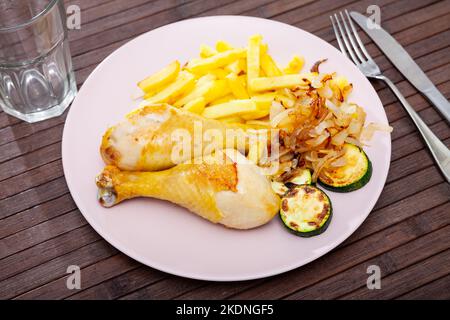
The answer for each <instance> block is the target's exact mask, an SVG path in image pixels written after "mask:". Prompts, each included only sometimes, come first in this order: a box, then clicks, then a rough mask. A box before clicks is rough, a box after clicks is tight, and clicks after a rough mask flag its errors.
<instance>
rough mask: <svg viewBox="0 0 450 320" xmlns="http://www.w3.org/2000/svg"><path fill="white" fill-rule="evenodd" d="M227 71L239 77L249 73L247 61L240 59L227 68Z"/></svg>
mask: <svg viewBox="0 0 450 320" xmlns="http://www.w3.org/2000/svg"><path fill="white" fill-rule="evenodd" d="M225 70H227V71H228V72H229V73H234V74H237V75H239V74H242V73H245V72H247V61H246V60H245V59H238V60H236V61H234V62H232V63H230V64H229V65H227V66H225Z"/></svg>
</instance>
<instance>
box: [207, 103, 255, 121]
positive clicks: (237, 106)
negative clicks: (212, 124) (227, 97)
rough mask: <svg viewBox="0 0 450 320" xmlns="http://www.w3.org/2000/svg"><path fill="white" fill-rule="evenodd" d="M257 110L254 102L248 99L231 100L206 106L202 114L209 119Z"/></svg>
mask: <svg viewBox="0 0 450 320" xmlns="http://www.w3.org/2000/svg"><path fill="white" fill-rule="evenodd" d="M256 110H258V109H257V107H256V104H255V103H254V102H253V101H252V100H250V99H242V100H232V101H229V102H225V103H222V104H217V105H215V106H211V107H207V108H206V109H205V111H203V114H202V115H203V116H204V117H205V118H210V119H219V118H224V117H230V116H240V115H242V114H245V113H249V112H254V111H256Z"/></svg>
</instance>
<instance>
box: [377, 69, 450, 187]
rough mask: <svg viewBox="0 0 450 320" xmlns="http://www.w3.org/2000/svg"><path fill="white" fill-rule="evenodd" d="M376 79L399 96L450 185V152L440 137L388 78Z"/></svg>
mask: <svg viewBox="0 0 450 320" xmlns="http://www.w3.org/2000/svg"><path fill="white" fill-rule="evenodd" d="M375 78H377V79H379V80H383V81H384V82H386V84H387V85H388V86H389V88H391V90H392V92H394V94H395V95H396V96H397V98H398V99H399V100H400V102H401V104H402V105H403V107H404V109H405V110H406V112H407V113H408V114H409V116H410V117H411V119H412V121H413V122H414V124H415V125H416V127H417V129H418V130H419V132H420V133H421V134H422V137H423V140H424V141H425V143H426V144H427V146H428V148H429V149H430V152H431V154H432V156H433V158H434V160H435V161H436V164H437V165H438V167H439V169H440V170H441V172H442V174H443V175H444V177H445V179H446V180H447V182H448V183H450V150H449V149H448V148H447V146H446V145H445V144H443V143H442V141H441V140H439V138H438V137H436V135H435V134H434V133H433V131H431V129H430V128H429V127H428V126H427V125H426V124H425V122H423V120H422V118H420V116H419V115H418V114H417V112H416V111H414V109H413V108H412V107H411V105H410V104H409V102H408V101H407V100H406V98H405V97H404V96H403V95H402V93H401V92H400V90H398V88H397V86H396V85H395V84H394V83H393V82H392V81H391V80H390V79H389V78H387V77H385V76H383V75H380V76H376V77H375Z"/></svg>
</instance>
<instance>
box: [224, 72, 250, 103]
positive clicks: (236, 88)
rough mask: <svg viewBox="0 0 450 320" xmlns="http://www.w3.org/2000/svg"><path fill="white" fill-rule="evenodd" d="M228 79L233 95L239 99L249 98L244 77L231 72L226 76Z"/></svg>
mask: <svg viewBox="0 0 450 320" xmlns="http://www.w3.org/2000/svg"><path fill="white" fill-rule="evenodd" d="M226 79H227V81H228V86H229V87H230V89H231V92H232V93H233V95H234V96H235V97H236V98H238V99H248V98H249V96H248V92H247V89H246V88H245V84H244V83H243V82H242V80H245V79H243V78H240V77H238V76H237V75H236V74H235V73H230V74H229V75H228V76H227V77H226Z"/></svg>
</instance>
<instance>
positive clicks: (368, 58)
mask: <svg viewBox="0 0 450 320" xmlns="http://www.w3.org/2000/svg"><path fill="white" fill-rule="evenodd" d="M345 14H346V15H347V18H348V21H349V22H350V27H351V28H352V30H353V34H354V35H355V38H356V42H358V44H359V47H360V48H361V50H362V52H363V53H364V55H365V56H366V59H367V60H373V59H372V57H371V56H370V54H369V53H368V52H367V50H366V46H365V45H364V43H363V42H362V41H361V38H360V37H359V35H358V31H356V28H355V25H354V24H353V21H352V19H351V17H350V15H349V14H348V11H347V9H345Z"/></svg>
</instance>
